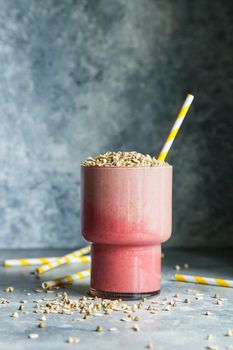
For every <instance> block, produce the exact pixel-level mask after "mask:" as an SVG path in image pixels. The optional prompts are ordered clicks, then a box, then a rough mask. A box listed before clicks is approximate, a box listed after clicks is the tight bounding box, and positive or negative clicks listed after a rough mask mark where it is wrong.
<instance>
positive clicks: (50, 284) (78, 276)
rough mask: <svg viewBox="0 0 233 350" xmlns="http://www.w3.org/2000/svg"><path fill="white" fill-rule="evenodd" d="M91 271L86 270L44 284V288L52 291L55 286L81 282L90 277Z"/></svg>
mask: <svg viewBox="0 0 233 350" xmlns="http://www.w3.org/2000/svg"><path fill="white" fill-rule="evenodd" d="M90 272H91V271H90V270H84V271H81V272H77V273H74V274H73V275H68V276H65V277H61V278H57V279H55V280H51V281H46V282H43V283H42V288H44V289H51V288H53V287H55V286H60V285H62V284H64V283H69V284H73V283H74V282H75V281H79V280H81V279H83V278H85V277H88V276H90Z"/></svg>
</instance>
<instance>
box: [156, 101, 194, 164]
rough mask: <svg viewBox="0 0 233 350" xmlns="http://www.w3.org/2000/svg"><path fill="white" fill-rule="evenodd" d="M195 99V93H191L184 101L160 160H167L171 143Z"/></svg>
mask: <svg viewBox="0 0 233 350" xmlns="http://www.w3.org/2000/svg"><path fill="white" fill-rule="evenodd" d="M193 99H194V96H193V95H190V94H188V95H187V97H186V99H185V101H184V104H183V106H182V107H181V109H180V111H179V114H178V116H177V117H176V121H175V123H174V125H173V127H172V129H171V131H170V133H169V135H168V137H167V140H166V142H165V144H164V146H163V148H162V150H161V152H160V154H159V156H158V160H161V161H163V160H165V158H166V156H167V154H168V152H169V150H170V148H171V145H172V144H173V141H174V139H175V137H176V135H177V133H178V131H179V129H180V127H181V124H182V122H183V120H184V118H185V116H186V114H187V112H188V110H189V108H190V106H191V103H192V101H193Z"/></svg>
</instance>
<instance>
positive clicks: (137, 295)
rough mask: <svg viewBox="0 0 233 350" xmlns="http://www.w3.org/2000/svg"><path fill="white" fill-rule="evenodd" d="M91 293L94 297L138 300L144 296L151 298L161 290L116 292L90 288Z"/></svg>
mask: <svg viewBox="0 0 233 350" xmlns="http://www.w3.org/2000/svg"><path fill="white" fill-rule="evenodd" d="M89 293H90V295H91V296H93V297H98V298H102V299H122V300H138V299H143V298H150V297H153V296H155V295H158V294H159V293H160V290H156V291H154V292H146V293H120V292H118V293H115V292H104V291H101V290H96V289H94V288H90V290H89Z"/></svg>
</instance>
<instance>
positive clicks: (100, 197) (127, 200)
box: [81, 165, 172, 296]
mask: <svg viewBox="0 0 233 350" xmlns="http://www.w3.org/2000/svg"><path fill="white" fill-rule="evenodd" d="M171 224H172V167H171V166H169V165H164V166H154V167H95V166H94V167H91V166H82V174H81V226H82V227H81V229H82V233H83V236H84V238H85V239H86V240H87V241H89V242H91V243H92V252H91V254H92V265H91V292H92V294H93V295H99V296H102V295H103V293H104V295H107V296H108V294H109V296H111V295H112V294H117V295H123V296H124V294H125V293H127V294H129V296H130V294H132V296H133V294H142V293H143V294H144V293H145V294H155V293H156V292H158V291H159V290H160V283H161V282H160V281H161V243H162V242H164V241H166V240H168V238H169V237H170V235H171Z"/></svg>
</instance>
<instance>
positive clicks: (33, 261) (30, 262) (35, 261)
mask: <svg viewBox="0 0 233 350" xmlns="http://www.w3.org/2000/svg"><path fill="white" fill-rule="evenodd" d="M57 259H61V258H60V257H58V258H57V257H50V258H29V259H27V258H26V259H7V260H4V261H3V266H4V267H13V266H35V265H41V264H50V263H54V262H56V260H57ZM90 261H91V257H90V256H85V257H77V258H73V259H72V260H70V263H77V262H83V263H87V262H90Z"/></svg>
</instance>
